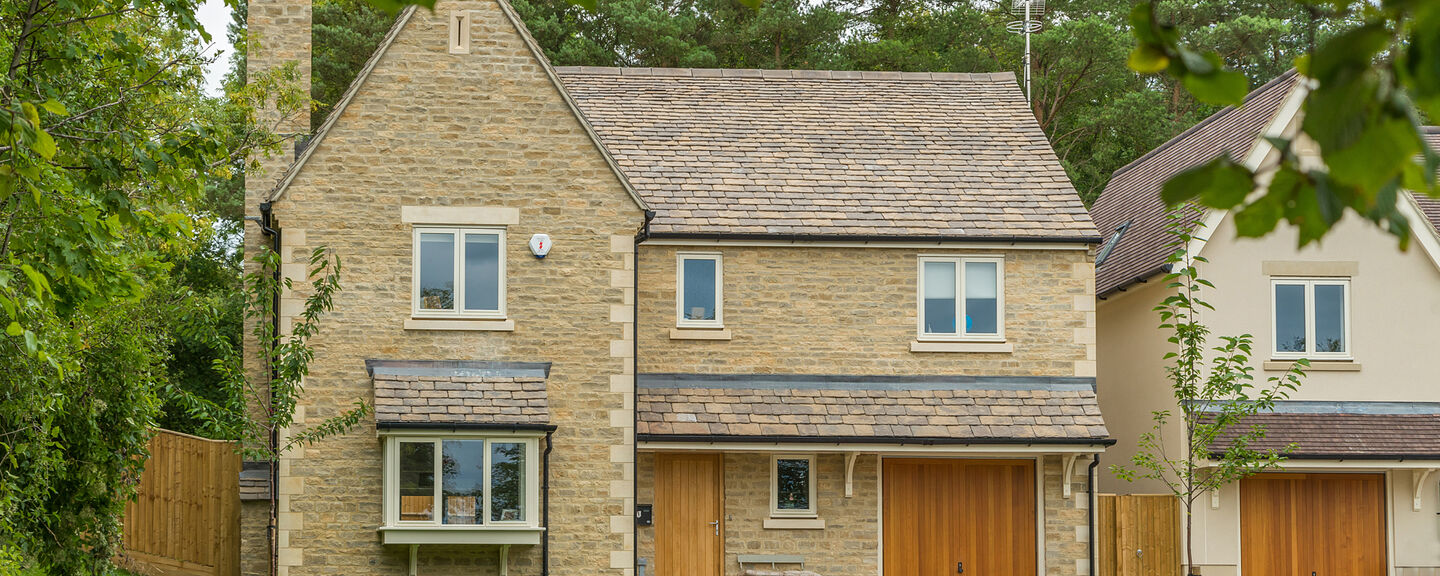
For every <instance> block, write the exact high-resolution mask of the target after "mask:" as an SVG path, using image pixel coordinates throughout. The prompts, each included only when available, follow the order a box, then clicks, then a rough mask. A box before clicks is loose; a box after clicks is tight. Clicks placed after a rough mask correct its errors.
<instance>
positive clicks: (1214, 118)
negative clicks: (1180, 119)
mask: <svg viewBox="0 0 1440 576" xmlns="http://www.w3.org/2000/svg"><path fill="white" fill-rule="evenodd" d="M1298 73H1299V72H1297V71H1296V70H1295V69H1294V68H1291V69H1289V70H1286V71H1285V73H1283V74H1281V75H1279V76H1276V77H1274V78H1271V79H1270V81H1269V82H1266V83H1264V84H1261V85H1260V86H1258V87H1256V88H1255V89H1254V90H1251V91H1250V93H1249V94H1246V95H1245V99H1244V100H1243V101H1241V102H1240V106H1226V107H1224V108H1222V109H1220V111H1219V112H1216V113H1214V114H1211V115H1210V116H1207V117H1206V118H1205V119H1204V120H1201V121H1200V122H1199V123H1197V124H1195V125H1194V126H1191V127H1189V128H1186V129H1185V131H1184V132H1181V133H1179V134H1176V135H1175V137H1174V138H1171V139H1169V140H1166V141H1165V143H1163V144H1161V145H1159V146H1156V147H1155V148H1154V149H1152V150H1150V151H1149V152H1146V153H1145V154H1144V155H1142V156H1140V157H1139V158H1136V159H1134V160H1131V161H1130V163H1129V164H1126V165H1124V166H1121V167H1119V168H1116V169H1115V171H1114V172H1111V173H1110V179H1111V180H1114V179H1116V178H1119V177H1120V175H1121V174H1124V173H1125V172H1127V171H1129V170H1130V169H1131V168H1134V167H1135V166H1138V165H1140V163H1142V162H1144V161H1146V160H1149V159H1150V158H1153V157H1155V156H1156V155H1158V154H1160V153H1161V152H1164V151H1166V150H1169V149H1170V147H1172V146H1174V145H1175V144H1178V143H1180V142H1181V141H1184V140H1185V139H1186V138H1188V137H1190V136H1191V135H1192V134H1194V133H1195V132H1196V131H1199V130H1200V129H1201V128H1204V127H1206V126H1209V125H1210V124H1211V123H1214V122H1218V121H1219V120H1220V119H1221V118H1224V117H1226V116H1229V115H1230V114H1232V113H1235V112H1237V111H1239V110H1240V109H1242V108H1244V107H1245V104H1246V103H1249V102H1250V101H1251V100H1253V99H1254V98H1255V97H1256V96H1259V95H1260V94H1262V93H1264V92H1266V91H1267V90H1269V89H1271V88H1273V87H1275V86H1276V85H1277V84H1278V83H1280V82H1281V81H1285V80H1289V79H1290V78H1292V77H1294V76H1295V75H1296V74H1298ZM1277 113H1278V111H1277Z"/></svg>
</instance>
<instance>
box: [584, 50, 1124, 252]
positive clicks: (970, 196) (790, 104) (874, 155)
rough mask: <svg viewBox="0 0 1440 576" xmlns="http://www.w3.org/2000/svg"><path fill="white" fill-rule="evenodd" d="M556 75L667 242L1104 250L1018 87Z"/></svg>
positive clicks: (984, 79) (880, 77)
mask: <svg viewBox="0 0 1440 576" xmlns="http://www.w3.org/2000/svg"><path fill="white" fill-rule="evenodd" d="M557 72H558V73H559V75H560V77H561V79H562V80H563V82H564V84H565V87H566V89H567V91H568V92H569V93H570V94H571V96H572V97H573V98H574V99H575V101H576V103H577V104H578V106H579V107H580V109H581V111H582V112H583V113H584V115H585V117H586V119H587V120H589V122H590V124H591V125H592V126H593V127H594V129H595V131H596V132H597V133H598V134H599V135H600V139H601V141H602V142H604V144H605V146H606V148H607V149H609V151H610V153H611V154H612V155H613V156H614V158H615V160H616V161H617V162H618V163H619V165H620V167H621V171H622V172H624V174H625V175H626V178H627V179H628V180H629V181H630V183H631V185H632V186H634V188H635V189H636V191H637V192H638V193H639V194H640V195H641V197H643V198H644V199H645V201H646V203H648V204H649V205H650V206H651V207H652V208H654V209H655V211H656V217H655V219H654V221H653V222H652V223H651V230H652V232H653V233H654V234H656V235H697V236H698V235H719V234H725V235H756V236H772V237H774V236H886V237H917V238H918V237H925V238H935V237H953V238H1005V237H1016V236H1018V237H1024V238H1032V239H1064V240H1077V239H1078V240H1087V241H1094V240H1095V239H1097V238H1098V234H1097V232H1096V230H1095V227H1094V225H1093V224H1091V222H1090V216H1089V214H1088V213H1087V212H1086V211H1085V208H1084V206H1083V205H1082V204H1081V202H1080V199H1079V197H1078V196H1077V195H1076V193H1075V190H1074V189H1073V188H1072V187H1071V185H1070V181H1069V179H1068V178H1067V177H1066V175H1065V170H1064V169H1063V168H1062V167H1061V165H1060V163H1059V161H1058V160H1057V159H1056V157H1055V154H1054V151H1053V150H1052V149H1051V148H1050V144H1049V142H1048V141H1047V140H1046V138H1045V134H1044V133H1043V132H1041V130H1040V127H1039V125H1038V124H1037V123H1036V122H1035V119H1034V116H1033V115H1031V114H1030V112H1029V110H1028V108H1027V107H1026V105H1025V100H1024V96H1023V95H1022V94H1021V92H1020V90H1019V88H1018V87H1017V86H1016V84H1015V78H1014V75H1012V74H1009V73H1004V74H931V73H872V72H830V71H814V70H794V71H790V70H779V71H777V70H765V71H759V70H698V69H697V70H690V69H661V68H626V69H619V68H588V67H571V68H566V67H561V68H557Z"/></svg>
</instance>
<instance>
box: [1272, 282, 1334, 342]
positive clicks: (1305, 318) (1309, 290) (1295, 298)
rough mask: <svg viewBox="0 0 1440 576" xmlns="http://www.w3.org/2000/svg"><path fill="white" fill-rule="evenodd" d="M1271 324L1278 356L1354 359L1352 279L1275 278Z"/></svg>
mask: <svg viewBox="0 0 1440 576" xmlns="http://www.w3.org/2000/svg"><path fill="white" fill-rule="evenodd" d="M1270 326H1271V329H1272V331H1273V334H1274V336H1273V338H1272V341H1273V343H1274V345H1273V347H1272V353H1273V354H1274V358H1276V359H1284V360H1293V359H1298V358H1308V359H1312V360H1349V359H1351V354H1350V279H1348V278H1272V279H1271V280H1270Z"/></svg>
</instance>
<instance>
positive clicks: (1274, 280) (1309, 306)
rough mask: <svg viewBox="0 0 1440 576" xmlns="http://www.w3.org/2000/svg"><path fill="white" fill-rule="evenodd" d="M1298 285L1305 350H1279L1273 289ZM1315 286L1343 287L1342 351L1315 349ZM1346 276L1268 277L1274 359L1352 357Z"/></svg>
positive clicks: (1342, 358)
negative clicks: (1301, 295)
mask: <svg viewBox="0 0 1440 576" xmlns="http://www.w3.org/2000/svg"><path fill="white" fill-rule="evenodd" d="M1282 284H1284V285H1297V284H1298V285H1302V286H1304V287H1305V350H1304V351H1303V352H1282V351H1281V350H1280V341H1279V338H1278V336H1279V333H1278V330H1276V327H1275V321H1276V317H1275V316H1276V311H1277V310H1278V308H1277V304H1278V302H1277V301H1276V296H1275V292H1276V289H1277V288H1278V287H1280V285H1282ZM1316 286H1342V287H1344V288H1345V303H1344V306H1345V310H1344V314H1343V316H1342V318H1341V321H1342V322H1344V323H1345V351H1344V352H1315V351H1314V349H1315V287H1316ZM1350 332H1351V329H1350V279H1349V278H1335V277H1330V278H1317V277H1294V276H1275V277H1271V278H1270V353H1271V357H1272V358H1274V359H1276V360H1299V359H1301V358H1307V359H1311V360H1353V359H1354V354H1353V353H1352V350H1354V349H1355V344H1354V342H1353V341H1351V339H1350Z"/></svg>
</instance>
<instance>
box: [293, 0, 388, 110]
mask: <svg viewBox="0 0 1440 576" xmlns="http://www.w3.org/2000/svg"><path fill="white" fill-rule="evenodd" d="M312 8H313V12H312V14H311V16H312V18H313V22H314V27H313V28H312V31H311V42H310V43H311V45H312V46H314V53H313V55H312V56H311V57H310V63H311V84H310V97H311V98H313V99H314V100H315V102H316V105H315V107H314V108H312V109H311V111H310V125H311V126H316V127H318V126H320V125H321V124H324V123H325V117H326V116H329V115H330V111H331V110H332V109H334V107H335V103H337V102H339V101H340V96H341V95H343V94H344V93H345V90H346V89H347V88H349V87H350V82H351V81H353V80H354V79H355V75H356V74H357V73H359V71H360V69H361V68H364V67H365V62H366V60H368V59H369V58H370V55H371V54H372V53H374V52H375V48H376V47H377V46H379V45H380V39H381V38H383V37H384V36H385V33H386V32H387V31H389V30H390V26H391V25H392V24H394V23H395V15H394V14H388V13H386V12H385V11H383V10H380V9H378V8H375V7H374V6H372V5H370V4H369V3H368V2H364V1H363V0H318V1H317V2H315V3H314V4H313V6H312Z"/></svg>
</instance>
